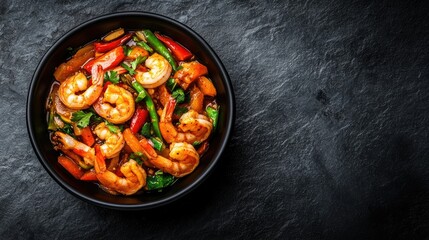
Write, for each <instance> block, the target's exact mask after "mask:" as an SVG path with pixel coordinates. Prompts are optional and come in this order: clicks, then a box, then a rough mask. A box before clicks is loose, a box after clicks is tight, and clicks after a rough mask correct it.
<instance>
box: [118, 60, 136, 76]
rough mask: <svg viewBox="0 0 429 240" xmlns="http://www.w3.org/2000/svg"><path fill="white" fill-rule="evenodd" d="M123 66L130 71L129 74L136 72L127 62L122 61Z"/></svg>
mask: <svg viewBox="0 0 429 240" xmlns="http://www.w3.org/2000/svg"><path fill="white" fill-rule="evenodd" d="M121 66H122V67H123V68H125V69H126V70H127V71H128V73H129V74H131V75H134V74H135V71H134V69H132V68H131V67H130V66H128V65H127V64H125V63H121Z"/></svg>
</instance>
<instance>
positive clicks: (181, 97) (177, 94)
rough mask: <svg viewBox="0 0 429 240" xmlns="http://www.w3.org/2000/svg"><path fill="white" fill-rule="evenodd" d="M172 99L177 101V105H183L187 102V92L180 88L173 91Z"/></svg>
mask: <svg viewBox="0 0 429 240" xmlns="http://www.w3.org/2000/svg"><path fill="white" fill-rule="evenodd" d="M171 97H172V98H174V99H176V101H177V103H183V102H184V101H185V92H184V91H183V89H181V88H178V89H176V90H174V91H173V93H172V94H171Z"/></svg>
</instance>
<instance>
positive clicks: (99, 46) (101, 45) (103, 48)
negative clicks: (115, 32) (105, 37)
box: [94, 33, 133, 52]
mask: <svg viewBox="0 0 429 240" xmlns="http://www.w3.org/2000/svg"><path fill="white" fill-rule="evenodd" d="M132 35H133V34H132V33H128V34H125V35H124V36H123V37H121V38H119V39H116V40H114V41H110V42H96V43H94V47H95V51H97V52H108V51H110V50H112V49H114V48H115V47H118V46H120V45H122V44H124V43H126V42H127V41H128V40H130V39H131V36H132Z"/></svg>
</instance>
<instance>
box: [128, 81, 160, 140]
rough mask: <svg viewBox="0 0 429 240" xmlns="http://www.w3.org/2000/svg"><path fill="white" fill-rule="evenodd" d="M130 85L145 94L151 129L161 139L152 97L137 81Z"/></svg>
mask: <svg viewBox="0 0 429 240" xmlns="http://www.w3.org/2000/svg"><path fill="white" fill-rule="evenodd" d="M132 85H133V87H134V89H135V90H136V91H137V92H138V93H139V95H140V92H144V94H145V95H146V96H145V98H144V100H145V103H146V107H147V110H148V111H149V115H150V120H151V122H152V127H153V131H154V132H155V135H156V136H157V137H158V138H159V139H161V140H162V135H161V131H160V130H159V120H158V113H156V109H155V105H154V104H153V101H152V98H151V97H150V96H149V94H148V93H147V92H146V90H145V89H144V87H143V86H142V85H141V84H140V83H138V82H137V81H133V82H132Z"/></svg>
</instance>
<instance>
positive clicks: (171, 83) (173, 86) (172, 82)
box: [165, 78, 177, 92]
mask: <svg viewBox="0 0 429 240" xmlns="http://www.w3.org/2000/svg"><path fill="white" fill-rule="evenodd" d="M165 86H166V87H167V89H168V90H170V92H173V91H174V89H176V86H177V82H176V80H174V78H169V79H168V80H167V82H166V83H165Z"/></svg>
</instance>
